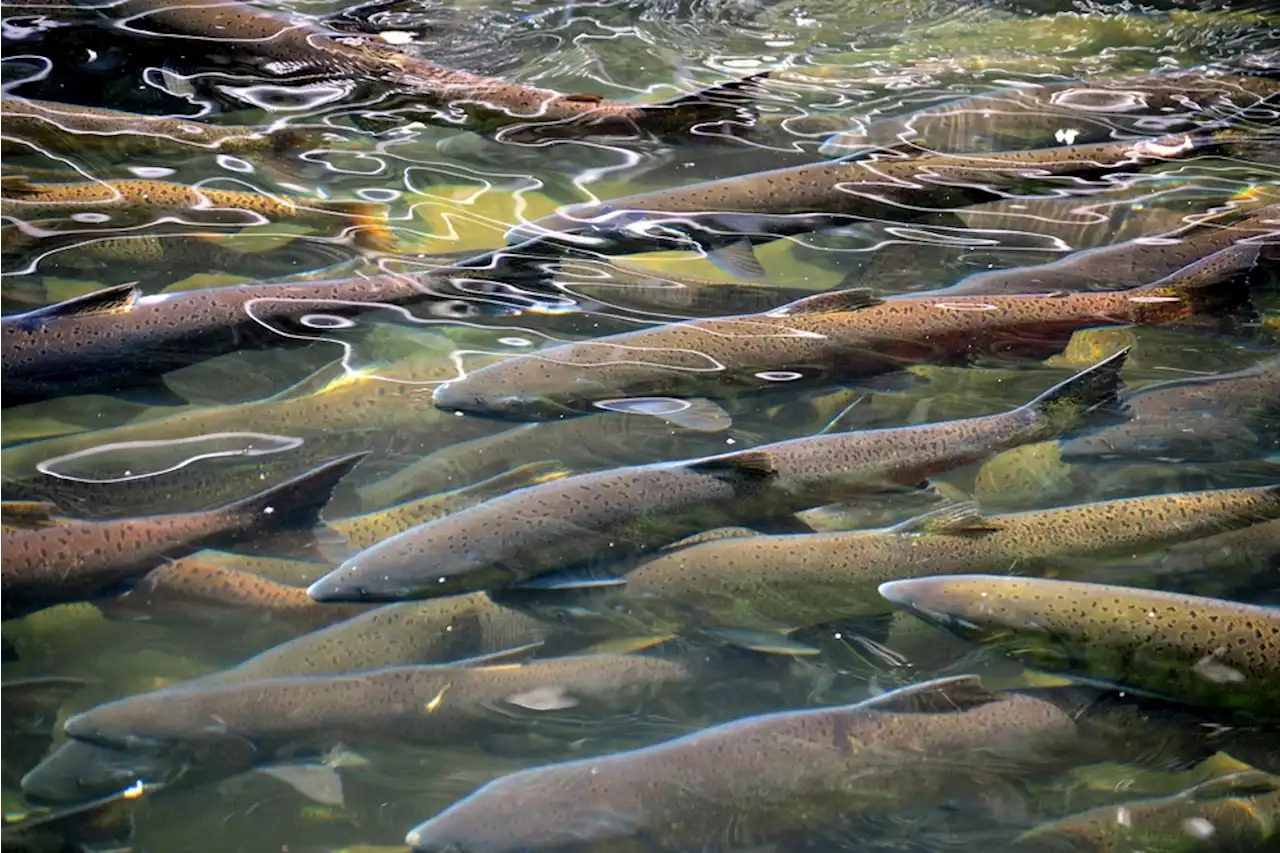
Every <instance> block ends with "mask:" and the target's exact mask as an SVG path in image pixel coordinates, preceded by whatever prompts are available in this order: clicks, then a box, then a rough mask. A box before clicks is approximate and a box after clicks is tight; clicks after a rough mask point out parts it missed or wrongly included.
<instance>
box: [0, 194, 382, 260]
mask: <svg viewBox="0 0 1280 853" xmlns="http://www.w3.org/2000/svg"><path fill="white" fill-rule="evenodd" d="M0 192H2V193H3V197H0V215H2V216H4V217H6V218H8V219H10V220H12V221H15V222H17V223H20V224H19V225H18V226H16V227H10V228H8V229H6V239H5V252H6V253H12V252H16V251H17V250H19V249H21V248H23V247H24V246H25V245H26V244H28V243H30V242H31V238H35V240H36V242H37V243H38V242H39V238H40V237H42V236H44V235H46V234H61V233H65V232H67V231H76V230H80V231H83V230H84V229H83V227H80V228H77V227H76V226H78V225H80V223H81V222H82V219H80V218H79V217H84V216H86V215H90V214H92V215H101V216H107V217H109V219H108V220H107V221H108V223H109V224H110V226H112V227H113V228H116V229H119V228H127V227H134V226H140V225H150V224H152V223H157V222H160V221H163V220H165V219H171V218H172V217H178V218H179V219H180V220H184V221H186V220H185V217H188V216H191V215H195V216H197V217H199V218H200V221H206V217H207V218H208V221H212V222H213V223H221V224H227V225H233V226H237V227H239V226H252V225H259V224H265V223H268V222H284V223H288V224H296V225H303V226H307V227H309V228H315V229H319V230H322V231H332V230H333V229H334V228H335V227H337V228H340V229H344V230H345V229H350V232H351V234H352V239H353V240H354V242H355V244H356V245H357V246H358V247H360V248H364V249H368V250H370V251H387V250H388V249H389V248H390V246H391V241H392V236H391V234H390V232H389V231H388V229H387V208H386V205H384V204H380V203H377V202H367V201H334V200H331V199H321V198H289V197H286V196H277V195H268V194H266V193H260V192H243V191H238V190H221V189H213V188H209V187H192V186H187V185H186V184H178V183H173V182H171V181H158V180H143V179H136V180H133V179H131V180H103V181H84V182H74V183H71V182H66V183H64V182H59V183H36V182H34V181H31V180H29V179H28V178H26V177H25V176H22V175H6V176H4V177H2V178H0ZM64 223H66V224H64Z"/></svg>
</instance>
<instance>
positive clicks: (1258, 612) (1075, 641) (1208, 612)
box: [880, 575, 1280, 719]
mask: <svg viewBox="0 0 1280 853" xmlns="http://www.w3.org/2000/svg"><path fill="white" fill-rule="evenodd" d="M880 594H881V595H883V596H884V597H885V598H887V599H888V600H889V601H890V602H892V603H893V604H895V605H898V606H899V607H903V608H905V609H907V610H909V611H911V612H912V613H915V614H917V615H919V616H921V617H922V618H924V619H926V620H928V621H931V622H936V623H937V624H939V625H942V626H943V627H945V628H947V629H948V630H950V631H952V632H954V633H956V634H959V635H960V636H962V637H968V638H973V639H977V640H980V641H981V640H997V639H1007V640H1011V641H1013V643H1014V645H1012V646H1010V647H1009V648H1008V651H1009V652H1010V653H1012V654H1016V655H1018V656H1019V657H1021V658H1023V659H1025V660H1030V661H1033V662H1034V663H1035V664H1036V665H1038V666H1042V667H1046V668H1050V669H1059V670H1067V671H1070V672H1074V673H1078V674H1080V675H1086V676H1089V677H1090V678H1096V679H1103V680H1107V681H1111V682H1115V683H1119V684H1123V685H1125V686H1128V687H1133V688H1138V689H1140V690H1147V691H1151V692H1153V693H1156V694H1160V695H1164V696H1169V697H1171V698H1175V699H1179V700H1182V701H1186V702H1191V703H1195V704H1198V705H1201V706H1205V707H1209V708H1224V709H1230V710H1234V711H1240V712H1243V713H1246V714H1249V715H1251V716H1261V717H1263V718H1269V719H1275V718H1276V717H1277V716H1278V711H1280V609H1276V608H1270V607H1258V606H1254V605H1249V604H1242V603H1238V602H1233V601H1223V600H1220V599H1215V598H1204V597H1201V596H1195V595H1181V594H1178V593H1171V592H1160V591H1156V590H1149V589H1136V588H1131V587H1120V586H1108V585H1103V584H1090V583H1077V582H1072V581H1058V580H1041V579H1032V578H1010V577H999V576H994V575H955V576H951V577H939V578H918V579H913V580H901V581H892V582H890V583H886V584H884V585H882V586H881V587H880Z"/></svg>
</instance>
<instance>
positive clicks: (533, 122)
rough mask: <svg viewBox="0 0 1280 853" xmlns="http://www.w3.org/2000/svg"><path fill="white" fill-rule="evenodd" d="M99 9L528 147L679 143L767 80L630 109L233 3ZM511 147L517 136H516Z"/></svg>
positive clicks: (736, 107) (148, 0) (735, 109)
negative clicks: (362, 83) (403, 99)
mask: <svg viewBox="0 0 1280 853" xmlns="http://www.w3.org/2000/svg"><path fill="white" fill-rule="evenodd" d="M77 1H78V2H79V0H77ZM97 8H99V9H102V10H103V12H104V14H107V15H109V16H110V17H112V18H113V19H115V20H116V21H118V24H117V25H118V26H120V27H123V28H126V29H129V30H133V31H138V30H142V31H144V32H161V33H170V34H175V35H182V36H188V37H190V38H192V39H194V40H197V43H198V41H199V40H206V41H210V42H234V43H235V45H236V49H237V53H251V54H254V55H256V56H257V57H258V58H259V59H261V60H264V61H265V62H266V63H267V66H268V68H269V69H270V70H273V71H274V72H275V73H280V72H281V71H286V72H294V71H302V70H309V71H312V72H320V73H324V74H337V75H341V76H343V77H349V76H353V75H354V76H359V77H361V78H363V79H366V80H370V81H379V82H381V83H382V84H383V85H384V86H386V87H387V88H390V89H392V90H399V91H402V92H405V93H407V94H408V95H410V96H412V97H413V98H414V99H415V100H416V101H417V102H418V103H420V104H421V105H422V106H425V107H430V108H433V109H435V110H443V111H444V112H445V113H446V116H447V117H451V116H448V114H450V113H453V114H455V115H457V116H459V117H461V118H463V119H465V120H466V121H467V123H468V126H469V127H471V128H472V129H475V130H479V131H496V130H499V129H501V128H504V127H506V126H507V125H521V126H522V127H521V128H520V130H521V131H522V132H521V133H519V134H518V136H519V137H522V138H530V137H533V138H540V137H545V136H570V137H572V136H592V135H619V134H621V135H631V134H634V133H635V132H636V131H637V130H646V131H653V132H670V133H678V132H682V131H686V130H688V129H690V128H692V127H693V126H694V125H697V124H700V123H702V122H709V121H719V120H724V119H733V118H741V117H743V116H744V115H747V113H744V107H745V106H746V105H747V104H749V103H750V102H751V101H752V100H753V99H754V98H755V97H756V95H757V93H758V88H759V83H760V81H761V80H762V79H764V78H765V77H767V72H761V73H757V74H753V75H751V76H749V77H746V78H744V79H741V80H732V81H729V82H727V83H722V84H719V85H716V86H712V87H710V88H708V89H704V90H701V91H698V92H694V93H691V94H687V95H681V96H679V97H676V98H673V99H671V100H668V101H663V102H660V103H655V104H632V103H626V102H622V101H614V100H609V99H607V98H604V97H602V96H600V95H597V94H593V93H574V94H563V93H560V92H555V91H552V90H549V89H540V88H536V87H533V86H528V85H525V84H521V83H515V82H510V81H507V80H502V79H500V78H496V77H486V76H483V75H479V74H472V73H470V72H467V71H461V70H457V69H453V68H448V67H446V66H444V65H440V64H438V63H435V62H432V61H430V60H428V59H425V58H423V57H421V56H416V55H413V54H410V53H407V52H405V51H402V50H398V49H396V48H394V47H393V46H391V45H390V44H388V43H387V42H386V41H385V40H382V39H379V38H362V37H357V36H351V35H344V34H340V33H338V32H335V31H334V30H331V29H329V28H328V27H325V26H324V25H322V24H321V23H319V22H317V21H316V20H315V19H314V18H309V17H304V16H301V15H283V14H279V13H274V12H271V11H268V10H265V9H262V8H260V7H257V6H252V5H250V4H248V3H241V2H236V0H229V1H228V2H223V3H219V4H218V5H217V6H208V5H203V4H201V3H200V2H199V0H181V2H169V0H126V2H122V3H117V4H113V5H112V6H110V7H105V8H104V7H100V6H99V7H97ZM505 138H517V135H516V134H515V132H514V131H512V132H509V133H508V134H507V136H506V137H505Z"/></svg>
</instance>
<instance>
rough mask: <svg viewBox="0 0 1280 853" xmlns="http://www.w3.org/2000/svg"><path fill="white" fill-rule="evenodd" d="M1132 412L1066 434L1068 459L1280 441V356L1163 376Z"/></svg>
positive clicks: (1183, 453) (1178, 453)
mask: <svg viewBox="0 0 1280 853" xmlns="http://www.w3.org/2000/svg"><path fill="white" fill-rule="evenodd" d="M1125 406H1126V407H1127V408H1128V410H1129V412H1130V413H1131V417H1130V419H1129V420H1128V421H1126V422H1125V423H1123V424H1115V425H1113V426H1108V427H1104V428H1100V429H1096V430H1091V431H1089V432H1087V433H1084V434H1082V435H1078V436H1073V437H1071V438H1069V439H1066V440H1064V441H1061V442H1059V444H1058V450H1059V451H1060V453H1061V454H1062V460H1063V461H1064V462H1067V463H1068V464H1079V463H1082V462H1099V463H1103V462H1114V461H1120V460H1124V461H1132V460H1139V461H1142V460H1153V459H1160V460H1168V459H1176V460H1178V461H1179V462H1219V461H1224V460H1228V459H1246V458H1252V457H1255V456H1258V455H1260V454H1262V453H1265V452H1267V451H1268V450H1271V449H1275V448H1276V447H1277V446H1280V440H1278V439H1276V437H1275V435H1274V430H1275V428H1276V425H1277V424H1278V423H1280V358H1271V359H1268V360H1266V361H1263V362H1261V363H1259V364H1257V365H1254V366H1253V367H1249V368H1246V369H1244V370H1237V371H1234V372H1231V373H1220V374H1216V375H1212V376H1197V377H1194V378H1191V379H1179V380H1174V381H1172V382H1161V383H1159V384H1157V385H1152V386H1150V387H1147V388H1143V389H1142V390H1140V391H1135V392H1133V393H1131V394H1128V395H1126V397H1125Z"/></svg>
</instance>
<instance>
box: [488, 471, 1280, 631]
mask: <svg viewBox="0 0 1280 853" xmlns="http://www.w3.org/2000/svg"><path fill="white" fill-rule="evenodd" d="M1277 518H1280V486H1263V487H1258V488H1247V489H1223V490H1218V491H1207V492H1183V493H1179V494H1170V495H1154V496H1150V497H1140V498H1124V499H1121V500H1114V501H1104V502H1099V503H1089V504H1082V505H1079V506H1071V507H1064V508H1062V509H1051V510H1037V511H1032V512H1021V513H1012V514H1008V515H990V516H984V515H982V514H980V513H978V511H977V510H976V508H975V507H974V505H972V504H961V505H956V506H949V507H944V508H943V509H941V510H938V511H936V512H933V513H929V514H926V515H924V516H921V517H919V518H914V519H911V520H909V521H906V522H904V523H902V524H900V525H898V526H896V527H891V528H888V529H885V530H869V531H851V532H836V533H808V534H798V535H790V536H739V537H731V538H722V539H718V540H715V541H711V542H701V543H698V544H695V545H691V546H689V547H683V548H679V547H672V548H671V549H669V551H668V552H667V553H663V554H661V555H659V556H656V557H653V558H650V559H648V560H646V561H644V562H642V563H640V564H639V565H638V566H636V567H635V568H634V569H631V570H630V571H628V572H627V573H626V575H625V576H624V577H625V580H626V584H625V585H624V586H619V587H612V588H606V589H587V590H582V591H577V592H572V593H569V592H566V591H552V592H550V593H547V594H545V595H540V596H538V600H534V601H529V600H528V594H525V593H520V592H516V593H514V594H513V597H512V599H511V601H512V602H513V603H519V602H521V596H522V595H523V596H525V606H532V607H534V608H535V609H534V610H533V611H532V612H540V608H546V609H549V610H550V611H551V612H555V613H564V612H566V610H567V611H569V612H576V611H579V610H581V609H582V608H583V607H584V606H585V607H586V610H587V614H588V615H590V616H591V617H592V619H593V620H602V621H603V620H613V621H614V622H615V623H618V627H621V628H623V629H624V630H629V631H635V630H641V631H645V632H663V631H683V630H690V629H697V628H703V627H708V626H732V627H742V628H756V629H761V630H766V631H769V630H772V631H789V630H790V629H794V628H802V627H808V626H811V625H818V624H821V623H826V622H838V621H840V620H844V619H856V618H860V617H866V616H874V615H878V614H881V613H887V612H890V610H891V607H892V606H891V605H890V604H889V603H888V602H886V601H884V600H883V599H882V598H881V597H880V596H879V595H877V594H876V591H875V590H876V587H878V586H879V585H880V584H882V583H884V582H886V581H890V580H898V579H902V578H911V577H921V576H926V575H944V574H958V573H968V572H978V571H1006V570H1011V571H1012V572H1015V573H1019V574H1022V573H1036V572H1039V571H1043V570H1046V569H1051V568H1056V567H1058V566H1059V565H1060V564H1061V563H1062V562H1063V561H1064V560H1066V559H1068V558H1079V557H1103V556H1124V557H1127V556H1130V555H1132V554H1135V553H1142V552H1144V551H1151V550H1153V549H1156V548H1163V547H1166V546H1169V545H1173V544H1176V543H1178V542H1185V541H1188V540H1194V539H1199V538H1201V537H1205V536H1209V535H1212V534H1215V533H1220V532H1222V531H1225V530H1233V529H1238V528H1245V527H1247V526H1249V525H1254V524H1257V523H1259V522H1261V521H1262V520H1266V519H1277ZM503 600H504V601H505V600H506V599H503ZM566 606H567V607H566ZM596 624H599V623H596Z"/></svg>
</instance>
